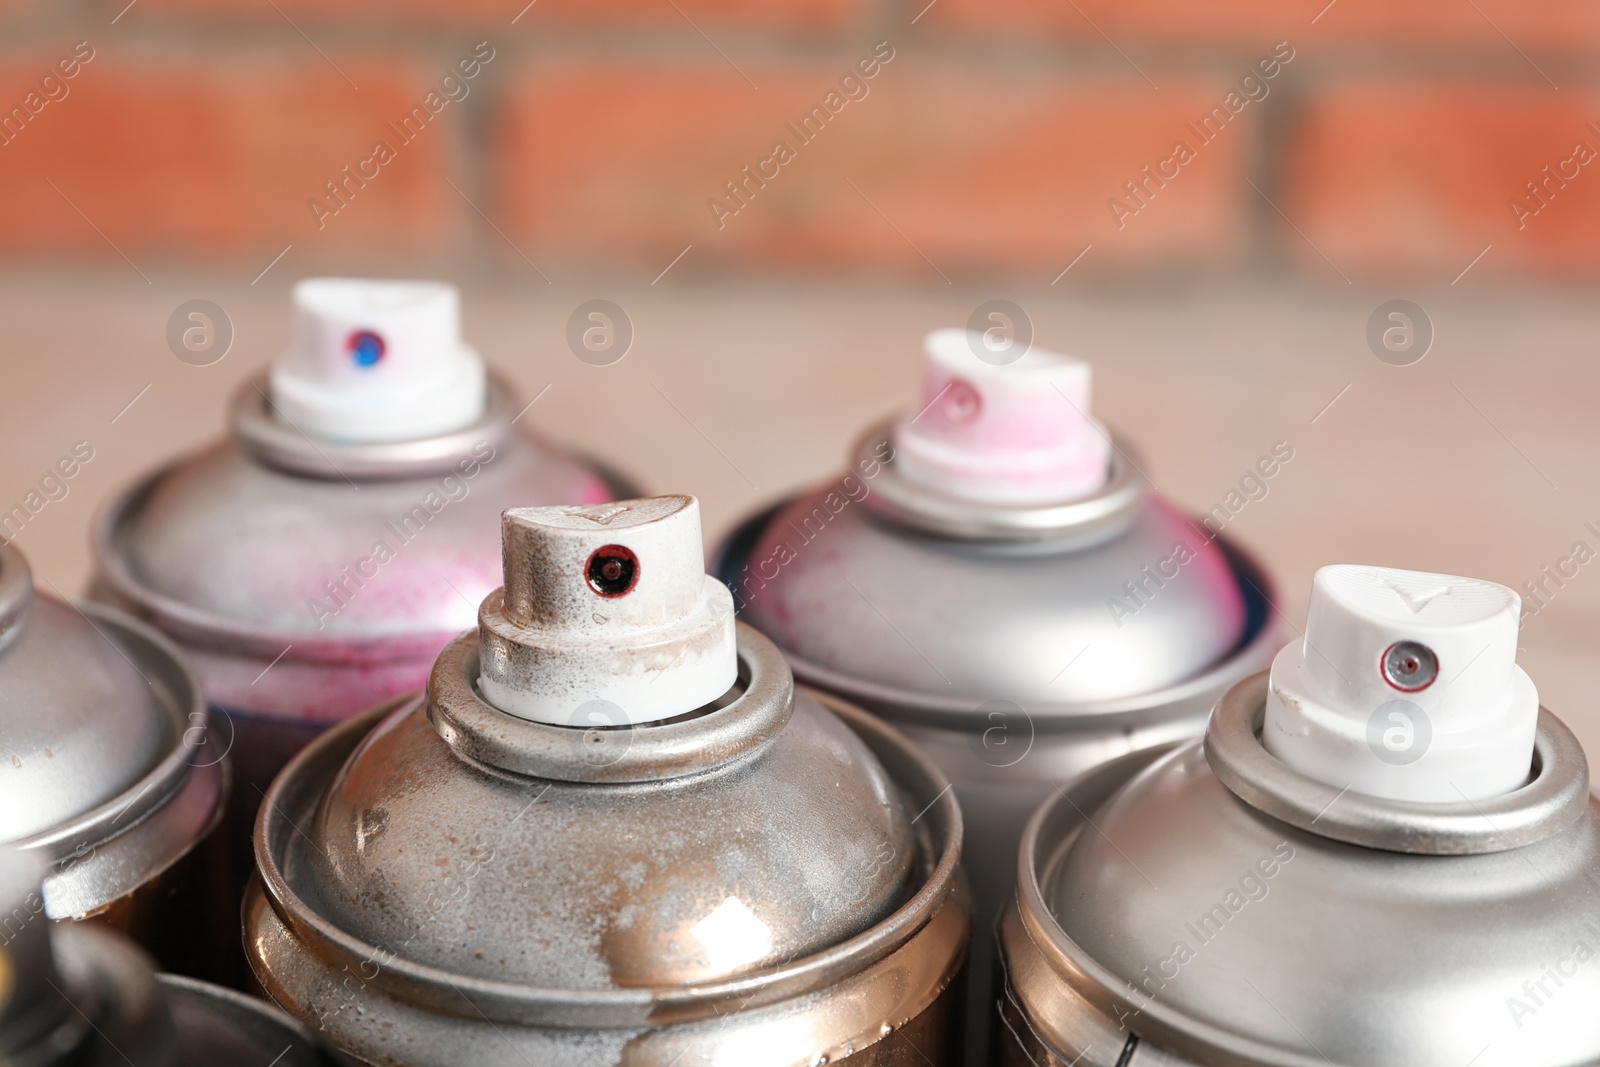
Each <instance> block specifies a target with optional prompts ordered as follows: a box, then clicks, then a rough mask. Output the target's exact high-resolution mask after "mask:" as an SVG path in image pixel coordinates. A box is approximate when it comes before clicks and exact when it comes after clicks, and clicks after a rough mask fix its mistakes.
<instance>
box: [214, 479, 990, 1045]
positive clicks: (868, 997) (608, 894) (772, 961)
mask: <svg viewBox="0 0 1600 1067" xmlns="http://www.w3.org/2000/svg"><path fill="white" fill-rule="evenodd" d="M505 530H506V542H507V543H506V578H507V583H508V585H507V587H506V588H505V589H503V590H497V591H496V592H495V593H494V594H491V596H490V597H489V598H488V599H487V600H486V601H485V604H484V613H485V624H484V626H483V627H482V628H481V629H480V630H479V631H478V632H475V633H469V634H466V635H463V636H462V637H461V638H459V639H458V640H457V641H455V642H454V643H452V644H451V645H450V647H449V648H447V649H446V650H445V652H444V653H443V654H442V655H441V656H440V657H439V659H438V662H437V663H436V665H435V667H434V671H433V675H432V677H431V679H430V682H429V687H428V691H427V694H426V697H425V698H423V699H404V700H402V701H400V702H397V703H393V704H390V705H385V706H380V707H379V708H377V709H375V710H374V711H373V712H371V713H369V714H368V715H366V716H363V717H362V718H360V719H358V720H355V721H352V722H350V723H348V724H346V725H344V726H342V727H340V728H338V729H337V730H334V731H332V732H330V733H328V734H327V735H325V736H324V737H322V738H321V739H319V740H318V741H316V742H315V743H313V744H312V745H311V746H310V747H308V748H307V749H306V750H305V751H304V752H303V753H301V755H300V756H298V757H297V758H296V759H295V760H294V761H293V762H292V763H291V764H290V765H289V766H288V767H287V768H286V769H285V771H284V773H283V774H282V776H280V778H279V779H278V781H277V782H275V783H274V785H273V787H272V790H271V791H270V793H269V796H268V803H267V804H266V805H265V806H264V808H263V815H262V819H261V821H260V823H259V824H258V826H257V831H256V842H255V843H256V851H257V857H258V860H259V864H260V873H261V879H260V883H259V888H258V889H256V890H253V891H252V894H251V896H250V898H249V899H248V900H247V902H246V917H245V918H246V942H247V951H248V952H249V954H250V957H251V963H252V966H253V967H254V970H255V974H256V976H257V978H258V980H259V981H260V983H261V985H262V987H263V988H265V989H266V990H267V991H268V992H269V993H270V994H271V995H272V997H273V998H274V999H275V1000H277V1001H278V1002H279V1003H280V1004H282V1005H284V1006H285V1007H287V1008H288V1009H289V1010H290V1011H291V1012H293V1013H294V1014H296V1015H298V1016H300V1017H301V1018H302V1019H304V1020H306V1021H307V1022H308V1023H309V1024H312V1025H314V1026H316V1027H318V1028H320V1029H321V1030H323V1031H324V1032H325V1033H327V1034H328V1035H329V1036H330V1037H331V1038H332V1039H333V1040H334V1041H335V1043H336V1044H338V1045H339V1046H340V1047H342V1048H343V1049H345V1050H346V1051H347V1052H349V1053H350V1054H352V1055H353V1056H354V1057H356V1058H357V1059H359V1060H360V1061H362V1062H368V1063H392V1064H405V1065H410V1067H425V1065H427V1067H431V1065H434V1064H438V1065H445V1064H452V1065H453V1064H456V1063H461V1062H464V1061H467V1060H471V1061H472V1062H474V1063H483V1064H493V1065H500V1064H505V1065H511V1064H520V1063H526V1062H533V1063H563V1064H571V1065H573V1067H591V1065H593V1067H600V1065H612V1064H636V1063H644V1064H658V1063H659V1064H662V1065H663V1067H665V1065H666V1064H668V1063H671V1062H673V1061H674V1060H675V1059H679V1058H680V1057H681V1060H680V1062H685V1063H735V1062H737V1063H741V1064H748V1063H771V1064H780V1063H781V1064H790V1063H793V1064H810V1063H820V1062H831V1063H839V1062H862V1063H886V1062H898V1059H897V1058H898V1057H905V1056H910V1055H913V1054H914V1053H913V1052H912V1049H913V1048H916V1049H918V1050H920V1051H921V1052H922V1053H923V1054H924V1055H926V1056H927V1057H929V1060H930V1062H932V1063H934V1064H935V1065H937V1067H944V1065H946V1064H954V1063H955V1062H956V1061H955V1052H956V1050H955V1049H954V1047H953V1040H952V1033H951V1032H952V1030H953V1027H954V1026H955V1024H956V1022H957V1019H956V1005H955V1003H954V998H955V996H956V990H957V989H958V988H959V982H958V981H957V978H958V975H959V972H960V970H961V968H962V966H963V964H964V961H965V954H966V947H967V941H968V938H969V937H970V923H971V917H970V910H969V905H968V903H967V901H966V899H965V896H964V893H963V891H962V890H961V888H960V879H959V877H958V874H957V864H958V855H959V851H960V837H961V829H960V815H959V813H958V809H957V807H956V805H955V802H954V800H953V799H952V798H951V797H950V795H949V789H948V783H947V782H946V781H945V780H944V779H943V778H942V776H940V775H939V773H938V771H937V770H936V769H935V768H933V767H932V765H931V764H929V763H927V762H926V761H925V760H924V759H923V758H922V757H920V756H919V755H917V754H916V753H915V751H914V750H913V749H912V748H911V747H910V745H909V744H907V743H906V742H905V741H904V740H903V739H901V738H900V737H899V736H898V735H896V734H895V733H893V732H892V731H890V730H888V729H887V728H885V727H883V726H881V725H879V724H877V723H875V722H874V721H873V720H871V719H870V718H868V717H867V716H865V715H863V714H862V713H860V712H858V711H855V710H854V709H852V708H850V707H849V706H848V705H845V704H843V703H840V702H836V701H832V700H825V699H819V698H817V697H814V696H813V695H811V694H809V693H807V692H806V691H804V690H797V689H796V688H795V687H794V685H793V682H792V679H791V676H790V674H789V671H788V668H787V666H786V665H785V664H784V662H783V659H782V657H781V655H780V654H779V653H778V651H777V650H776V649H775V648H774V647H773V646H772V644H771V643H770V642H769V641H767V640H766V639H765V638H763V637H761V636H760V635H759V634H757V633H755V632H754V631H752V630H749V629H748V628H745V629H739V628H737V627H736V626H735V624H734V622H733V619H732V613H731V610H729V607H728V604H727V600H726V597H727V592H726V590H724V589H721V588H720V587H718V586H716V585H715V583H713V584H712V585H711V586H710V587H709V589H708V587H707V585H706V583H707V581H708V579H707V576H706V575H705V573H704V566H703V564H702V563H700V562H699V558H698V556H697V555H696V554H694V553H693V552H692V551H691V548H692V546H693V545H695V544H697V542H698V515H697V506H696V503H695V501H694V500H693V499H692V498H689V497H682V496H676V497H657V498H648V499H643V500H625V501H619V502H618V503H617V504H615V505H612V506H609V507H606V508H591V507H583V508H579V507H566V508H539V509H512V510H510V511H508V512H507V514H506V524H505ZM609 547H624V548H626V549H628V550H629V553H630V554H631V558H632V560H633V562H634V564H635V565H636V567H637V573H636V574H635V575H633V576H629V575H625V574H615V573H612V572H610V571H604V570H603V568H601V567H597V566H595V565H594V562H593V561H594V556H595V553H596V552H597V551H599V550H601V549H605V548H609ZM611 558H615V556H613V557H611ZM597 571H599V572H601V581H600V582H599V584H600V585H601V586H602V588H600V589H598V590H597V589H595V588H592V587H591V586H592V585H593V584H595V582H594V577H595V574H596V572H597ZM651 582H654V583H655V584H654V585H647V583H651ZM630 586H631V588H630ZM636 593H637V594H638V595H639V596H640V598H641V599H640V600H638V601H637V602H635V604H634V606H633V608H632V609H630V608H627V607H622V606H620V605H621V604H622V602H624V601H626V600H627V598H628V597H630V596H632V595H634V594H636ZM608 601H610V602H612V603H616V604H618V605H619V607H617V608H615V609H607V608H605V607H604V606H603V605H604V604H605V603H607V602H608ZM708 602H709V603H710V604H712V605H716V610H714V611H709V612H708V610H707V608H706V605H707V603H708ZM597 605H599V606H597ZM608 610H609V611H610V614H606V615H605V616H604V618H603V620H601V621H597V620H596V619H595V616H596V615H599V614H601V613H602V612H605V611H608ZM686 620H687V624H686ZM730 640H736V642H737V644H736V646H735V645H730V644H728V643H727V642H728V641H730ZM730 655H731V657H732V658H728V657H729V656H730ZM540 665H542V666H540ZM525 668H528V669H525ZM634 683H639V684H637V685H635V684H634ZM619 684H621V688H619ZM662 693H665V694H669V696H666V697H663V696H662V695H661V694H662ZM706 693H709V694H710V695H709V696H706V695H704V694H706ZM685 701H698V703H696V704H694V706H692V707H688V708H684V707H682V706H681V705H682V703H683V702H685ZM669 710H670V711H671V712H672V714H670V716H667V717H661V715H660V713H661V712H664V711H669ZM296 827H299V828H303V829H304V831H305V833H303V834H302V833H300V832H299V831H298V830H297V829H296ZM362 960H366V961H367V966H365V967H357V968H355V969H354V970H348V971H347V970H346V968H347V967H351V966H352V965H353V963H356V964H359V963H360V962H361V961H362ZM350 973H359V974H360V975H361V976H362V977H361V980H360V981H358V982H355V983H351V982H348V981H346V977H347V975H348V974H350ZM730 998H733V999H730ZM733 1003H737V1004H738V1005H739V1009H738V1010H735V1011H729V1010H728V1006H729V1004H733ZM856 1057H860V1059H859V1061H858V1060H857V1059H856ZM918 1062H921V1061H920V1060H919V1061H918Z"/></svg>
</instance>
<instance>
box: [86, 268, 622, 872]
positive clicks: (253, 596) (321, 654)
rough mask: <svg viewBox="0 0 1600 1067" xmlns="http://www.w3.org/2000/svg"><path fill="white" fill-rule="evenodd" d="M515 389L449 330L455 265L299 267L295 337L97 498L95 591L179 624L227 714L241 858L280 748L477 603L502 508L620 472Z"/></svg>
mask: <svg viewBox="0 0 1600 1067" xmlns="http://www.w3.org/2000/svg"><path fill="white" fill-rule="evenodd" d="M529 406H531V405H530V404H525V403H523V402H521V401H519V399H518V398H517V397H515V396H514V394H513V393H512V391H511V389H510V388H509V387H508V386H507V385H506V383H505V382H503V381H502V380H500V379H499V378H497V377H495V376H494V375H493V374H490V373H488V372H487V371H486V369H485V367H484V362H483V360H482V359H481V358H480V357H479V356H478V354H477V353H476V352H475V351H473V350H472V349H471V348H470V347H468V346H466V345H465V344H464V343H463V342H462V340H461V337H460V325H459V297H458V294H457V292H456V290H455V288H454V287H453V286H448V285H443V284H439V283H432V282H379V281H361V280H352V279H332V278H321V279H309V280H305V281H302V282H300V283H299V284H298V285H296V286H295V289H294V339H293V342H292V345H291V348H290V349H289V351H287V352H286V353H284V354H283V355H282V356H281V357H279V359H278V360H277V361H276V362H275V363H274V364H273V367H272V370H271V373H270V375H267V376H264V377H262V378H259V379H256V380H253V381H250V382H248V383H247V384H246V385H245V386H244V387H243V388H241V389H240V391H239V392H238V394H237V395H236V397H235V398H234V401H233V406H232V409H231V410H230V412H229V420H230V430H231V433H230V434H229V436H228V437H227V439H225V440H223V441H221V442H218V443H215V444H213V445H210V446H208V447H206V448H204V449H202V450H201V451H200V452H198V453H196V454H194V455H190V456H187V457H184V458H181V459H179V460H177V461H176V462H174V463H171V464H169V465H167V466H165V467H162V468H161V469H159V470H156V471H155V472H153V473H152V474H150V475H149V476H147V477H145V478H143V479H141V480H139V481H138V482H136V483H135V484H133V485H132V486H130V487H129V488H128V489H127V490H125V491H124V492H122V493H121V494H120V495H119V496H117V497H116V498H115V499H114V500H113V501H112V502H111V503H110V505H109V506H108V507H107V508H106V509H105V511H104V512H103V514H102V515H101V517H100V520H99V522H98V526H97V530H96V535H95V552H96V564H97V580H96V582H95V586H94V595H95V596H96V597H97V598H98V599H102V600H105V601H107V602H110V603H114V604H116V605H118V606H120V607H123V608H125V609H127V610H129V611H130V612H132V613H133V614H136V615H138V616H140V617H141V618H144V619H146V620H148V621H150V622H151V623H153V624H154V625H155V626H156V627H158V628H159V629H161V630H162V631H163V632H165V633H166V634H167V635H168V636H169V637H171V638H172V639H173V640H174V641H176V642H177V643H178V644H179V645H180V646H181V647H182V648H183V649H184V651H185V652H186V653H187V654H188V655H189V657H190V659H191V661H192V662H193V663H194V665H195V669H196V671H197V672H198V674H199V676H200V680H201V682H202V684H203V686H204V689H205V693H206V696H207V699H208V700H209V701H210V703H211V704H212V706H213V711H214V712H216V713H220V715H219V716H218V723H217V727H216V732H218V733H223V734H227V733H228V732H229V731H231V734H232V736H231V737H229V736H223V737H222V738H220V741H221V743H223V744H224V745H225V747H227V748H228V750H229V751H230V753H231V755H232V758H233V760H234V766H235V774H236V778H237V785H236V788H235V790H234V800H233V803H232V805H231V811H230V822H231V823H232V824H233V826H234V829H233V831H232V833H231V835H230V836H232V837H233V838H234V839H235V840H236V841H237V842H238V844H237V846H236V856H235V869H236V873H237V874H238V875H239V876H240V878H241V879H242V878H243V876H245V875H247V874H248V872H249V870H250V869H251V868H252V867H253V862H252V857H251V855H250V850H249V846H248V835H249V832H250V827H251V825H252V824H253V823H254V818H255V812H256V808H257V805H258V804H259V802H260V798H261V795H262V792H263V791H264V790H265V789H266V788H267V786H268V785H269V784H270V782H271V780H272V777H273V775H274V774H276V773H277V771H278V770H279V768H281V767H282V765H283V764H284V763H285V762H286V761H287V760H288V758H289V757H290V756H291V755H293V754H294V753H295V752H296V751H298V750H299V749H300V748H301V747H302V746H303V745H304V744H305V743H306V742H307V741H308V740H309V739H310V738H312V737H314V736H315V735H316V734H317V733H318V732H320V731H321V730H323V729H325V728H326V727H328V726H329V725H331V724H333V723H336V722H340V721H342V720H344V719H346V718H348V717H350V716H352V715H354V714H356V713H358V712H360V711H363V710H365V709H366V708H368V707H370V706H371V704H372V703H373V702H374V701H376V700H380V699H387V698H388V697H391V696H395V695H398V694H400V693H404V692H409V691H412V690H415V689H418V688H420V687H421V686H422V685H423V684H424V683H425V682H426V680H427V675H428V669H429V667H430V666H431V664H432V662H433V658H434V656H436V655H437V654H438V652H439V650H440V649H442V648H443V647H444V646H445V645H446V644H447V643H448V642H449V641H450V639H451V638H453V637H455V636H456V635H457V634H459V633H460V632H461V631H462V630H464V629H467V628H469V627H470V626H471V625H472V624H473V618H474V612H475V610H476V604H477V602H478V601H479V600H480V599H482V597H483V595H484V594H485V593H487V592H488V591H489V590H490V589H492V588H494V586H495V585H496V584H497V582H498V573H499V558H500V553H499V540H498V538H499V518H498V517H499V514H500V511H501V510H502V509H503V508H505V507H507V506H508V505H509V504H511V503H514V502H534V503H539V502H556V501H573V500H577V501H583V502H599V501H603V500H609V499H610V498H611V497H612V496H613V495H615V491H616V490H617V489H618V488H621V487H622V486H621V483H619V481H618V480H617V479H616V478H615V477H614V476H611V475H608V474H607V473H606V472H604V471H603V470H601V469H599V468H596V467H594V466H593V465H591V464H587V463H585V462H581V461H580V460H578V459H577V458H575V457H573V456H571V455H569V454H567V453H565V452H562V451H560V450H559V449H557V448H555V447H553V446H551V445H549V444H546V443H544V442H541V441H539V440H537V439H535V438H533V437H532V436H530V435H528V434H526V433H524V432H523V427H522V425H520V424H519V423H520V422H521V420H522V416H523V415H524V414H525V413H526V412H527V411H528V408H529ZM236 898H237V896H236V895H235V899H236Z"/></svg>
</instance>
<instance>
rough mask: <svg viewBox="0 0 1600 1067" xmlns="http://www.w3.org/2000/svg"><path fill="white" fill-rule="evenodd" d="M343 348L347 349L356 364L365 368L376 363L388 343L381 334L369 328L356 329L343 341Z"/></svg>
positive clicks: (380, 358) (381, 356) (381, 357)
mask: <svg viewBox="0 0 1600 1067" xmlns="http://www.w3.org/2000/svg"><path fill="white" fill-rule="evenodd" d="M345 348H346V349H347V350H349V352H350V358H351V359H353V360H354V361H355V364H356V366H358V367H361V368H363V369H366V368H371V367H376V366H377V365H378V363H379V362H380V361H381V360H382V359H383V354H384V352H385V350H386V349H387V348H388V345H387V344H386V343H385V342H384V340H383V338H382V337H381V336H379V335H378V334H376V333H373V332H372V331H371V330H357V331H355V332H354V333H352V334H351V335H350V339H349V340H348V341H346V342H345Z"/></svg>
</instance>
